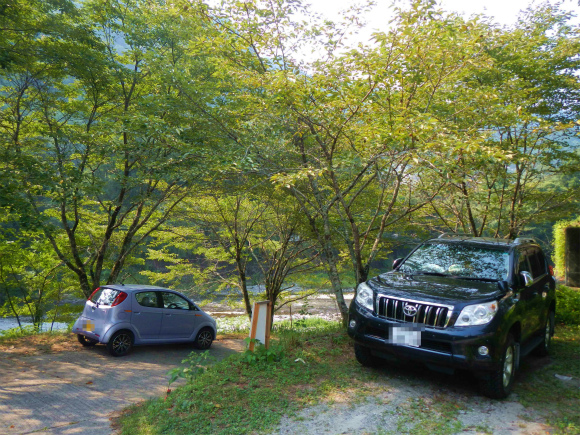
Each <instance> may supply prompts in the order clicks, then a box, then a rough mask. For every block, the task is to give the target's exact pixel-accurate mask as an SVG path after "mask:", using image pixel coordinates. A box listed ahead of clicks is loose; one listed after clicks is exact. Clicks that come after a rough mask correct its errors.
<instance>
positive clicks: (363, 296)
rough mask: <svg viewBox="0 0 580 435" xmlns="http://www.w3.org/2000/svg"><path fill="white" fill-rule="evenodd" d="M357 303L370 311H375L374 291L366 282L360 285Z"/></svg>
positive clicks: (357, 292)
mask: <svg viewBox="0 0 580 435" xmlns="http://www.w3.org/2000/svg"><path fill="white" fill-rule="evenodd" d="M356 302H357V304H359V305H360V306H362V307H365V308H366V309H368V310H371V311H372V310H373V290H372V289H371V288H370V287H369V286H368V285H367V284H366V283H364V282H363V283H361V284H359V285H358V288H357V290H356Z"/></svg>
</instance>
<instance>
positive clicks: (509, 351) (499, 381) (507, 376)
mask: <svg viewBox="0 0 580 435" xmlns="http://www.w3.org/2000/svg"><path fill="white" fill-rule="evenodd" d="M515 374H516V346H515V341H514V337H513V336H512V335H511V334H509V335H508V337H507V340H506V343H505V346H504V349H503V352H502V358H501V365H500V368H499V369H498V370H496V371H494V372H491V373H490V374H488V375H487V376H486V377H484V378H483V379H482V380H481V384H480V387H481V391H482V392H483V394H485V395H486V396H487V397H490V398H492V399H505V398H506V397H507V396H509V394H510V392H511V390H512V386H513V384H514V377H515Z"/></svg>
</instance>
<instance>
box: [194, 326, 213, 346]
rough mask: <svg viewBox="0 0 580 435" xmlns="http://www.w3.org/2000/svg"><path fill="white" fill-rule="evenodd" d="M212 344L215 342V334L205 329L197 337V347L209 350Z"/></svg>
mask: <svg viewBox="0 0 580 435" xmlns="http://www.w3.org/2000/svg"><path fill="white" fill-rule="evenodd" d="M212 342H213V334H212V333H211V331H210V330H208V329H204V330H203V331H201V332H200V333H199V334H198V336H197V346H198V347H199V348H200V349H207V348H209V347H210V346H211V343H212Z"/></svg>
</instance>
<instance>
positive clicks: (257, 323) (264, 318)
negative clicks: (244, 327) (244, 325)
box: [249, 301, 272, 351]
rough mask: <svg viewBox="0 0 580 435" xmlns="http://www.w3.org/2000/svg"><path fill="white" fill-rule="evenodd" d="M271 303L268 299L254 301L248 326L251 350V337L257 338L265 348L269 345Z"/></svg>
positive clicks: (252, 346)
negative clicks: (250, 322)
mask: <svg viewBox="0 0 580 435" xmlns="http://www.w3.org/2000/svg"><path fill="white" fill-rule="evenodd" d="M271 313H272V304H271V303H270V301H262V302H254V310H253V311H252V325H251V327H250V338H251V339H252V340H250V346H249V349H250V350H251V351H253V350H254V343H255V341H254V340H253V339H256V340H259V341H260V343H262V344H263V345H264V346H266V349H267V348H268V346H269V345H270V327H271V325H270V323H271V317H272V316H271Z"/></svg>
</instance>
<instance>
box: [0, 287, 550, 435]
mask: <svg viewBox="0 0 580 435" xmlns="http://www.w3.org/2000/svg"><path fill="white" fill-rule="evenodd" d="M350 297H352V296H350ZM348 302H350V300H349V301H348ZM204 309H206V310H207V311H211V312H213V313H219V314H218V315H235V314H237V312H238V311H241V310H239V309H232V308H231V307H228V306H227V305H225V304H219V303H214V304H210V305H207V306H205V307H204ZM292 311H293V313H294V314H297V313H299V312H300V311H302V312H306V311H307V312H308V313H310V314H315V315H320V316H323V317H326V318H329V317H335V316H337V315H338V310H337V308H336V304H335V302H334V300H333V299H332V298H330V297H318V298H316V299H312V300H309V301H308V302H305V301H304V302H301V303H295V304H293V306H292ZM240 314H243V313H240ZM279 314H280V315H282V316H288V315H289V307H288V308H287V309H286V310H284V311H282V312H281V313H279ZM243 346H244V344H243V341H242V340H239V339H233V337H232V336H223V335H222V336H218V340H217V341H216V342H214V345H213V347H212V353H213V354H214V356H216V357H217V358H218V359H219V358H222V357H224V356H226V355H228V354H230V353H231V352H236V351H240V350H242V349H243ZM191 350H192V349H191V346H189V345H167V346H144V347H137V348H135V349H134V350H133V351H132V353H131V354H129V355H128V356H127V357H124V358H112V357H110V356H109V355H108V354H107V352H106V349H105V347H104V346H96V347H94V348H83V347H82V346H80V345H79V344H78V343H77V342H76V339H75V338H74V336H73V335H72V334H70V335H62V334H56V335H52V336H51V335H48V336H47V335H43V336H33V337H25V338H21V339H18V340H14V341H12V342H7V343H4V344H1V345H0V355H1V356H2V357H1V358H0V379H1V380H2V382H1V383H0V434H7V435H13V434H29V433H33V432H34V433H39V434H44V435H65V434H67V435H68V434H76V433H78V434H91V435H109V434H111V433H113V429H112V428H111V419H112V418H114V417H115V416H116V415H118V413H119V412H120V411H121V410H122V409H123V408H125V407H127V406H130V405H132V404H134V403H138V402H139V401H141V400H143V399H146V398H149V397H162V396H163V395H164V394H166V391H167V376H166V374H167V371H168V370H169V369H171V368H173V367H176V366H178V365H179V363H180V362H181V360H182V359H183V358H185V357H186V356H187V355H188V354H189V353H190V352H191ZM546 364H550V359H549V358H543V359H537V358H536V359H533V358H532V359H530V358H528V359H525V362H524V364H523V365H522V373H521V376H523V377H525V376H527V375H529V374H530V373H533V372H534V371H536V370H541V369H542V366H545V365H546ZM361 370H367V369H363V368H362V367H361ZM374 370H375V372H376V375H377V376H376V380H375V381H374V383H373V385H369V386H367V388H366V389H367V391H368V390H371V391H373V393H372V394H362V395H361V394H360V392H359V391H352V392H347V393H344V394H342V395H340V396H333V397H328V398H327V399H326V400H323V401H322V403H320V404H318V405H315V406H312V407H309V408H306V409H304V410H303V411H301V412H300V413H299V414H298V415H297V416H289V417H285V418H284V419H283V420H282V421H281V423H280V425H279V426H278V428H277V429H276V430H274V431H273V432H272V434H275V435H290V434H292V435H299V434H300V435H318V434H329V435H335V434H361V435H362V434H387V433H392V434H395V433H401V432H405V433H414V432H413V430H412V426H413V425H416V424H424V425H426V424H428V423H429V419H430V417H431V416H433V417H437V418H439V417H441V416H440V415H439V414H438V412H439V411H437V410H438V409H439V407H440V405H441V403H440V402H450V401H451V402H452V403H456V407H457V409H459V411H458V412H457V413H456V416H455V417H454V418H455V420H456V421H458V422H460V423H461V425H462V429H461V431H460V432H461V433H462V434H474V435H475V434H485V433H487V434H499V435H511V434H528V435H531V434H534V435H535V434H545V433H551V432H552V429H551V428H550V427H549V426H547V425H546V423H545V421H544V420H543V418H542V417H541V416H540V415H538V414H537V413H535V412H533V411H532V410H530V409H527V408H525V407H524V406H523V405H522V404H520V403H519V401H518V397H517V394H512V395H511V396H510V397H509V398H508V400H504V401H494V400H489V399H487V398H484V397H482V396H481V395H480V394H479V393H478V391H477V388H476V385H475V383H474V379H473V378H472V377H471V376H468V375H466V374H459V375H455V376H451V375H444V374H438V373H435V372H431V371H429V370H426V369H422V368H421V367H415V366H412V367H405V366H400V365H396V364H395V365H390V364H387V365H385V366H384V367H382V368H380V369H374ZM444 405H445V403H444ZM421 419H425V420H424V421H423V420H421ZM423 432H424V431H423ZM448 432H449V433H454V431H453V430H449V431H448ZM425 433H427V432H425ZM437 433H444V432H441V430H438V431H437Z"/></svg>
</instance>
